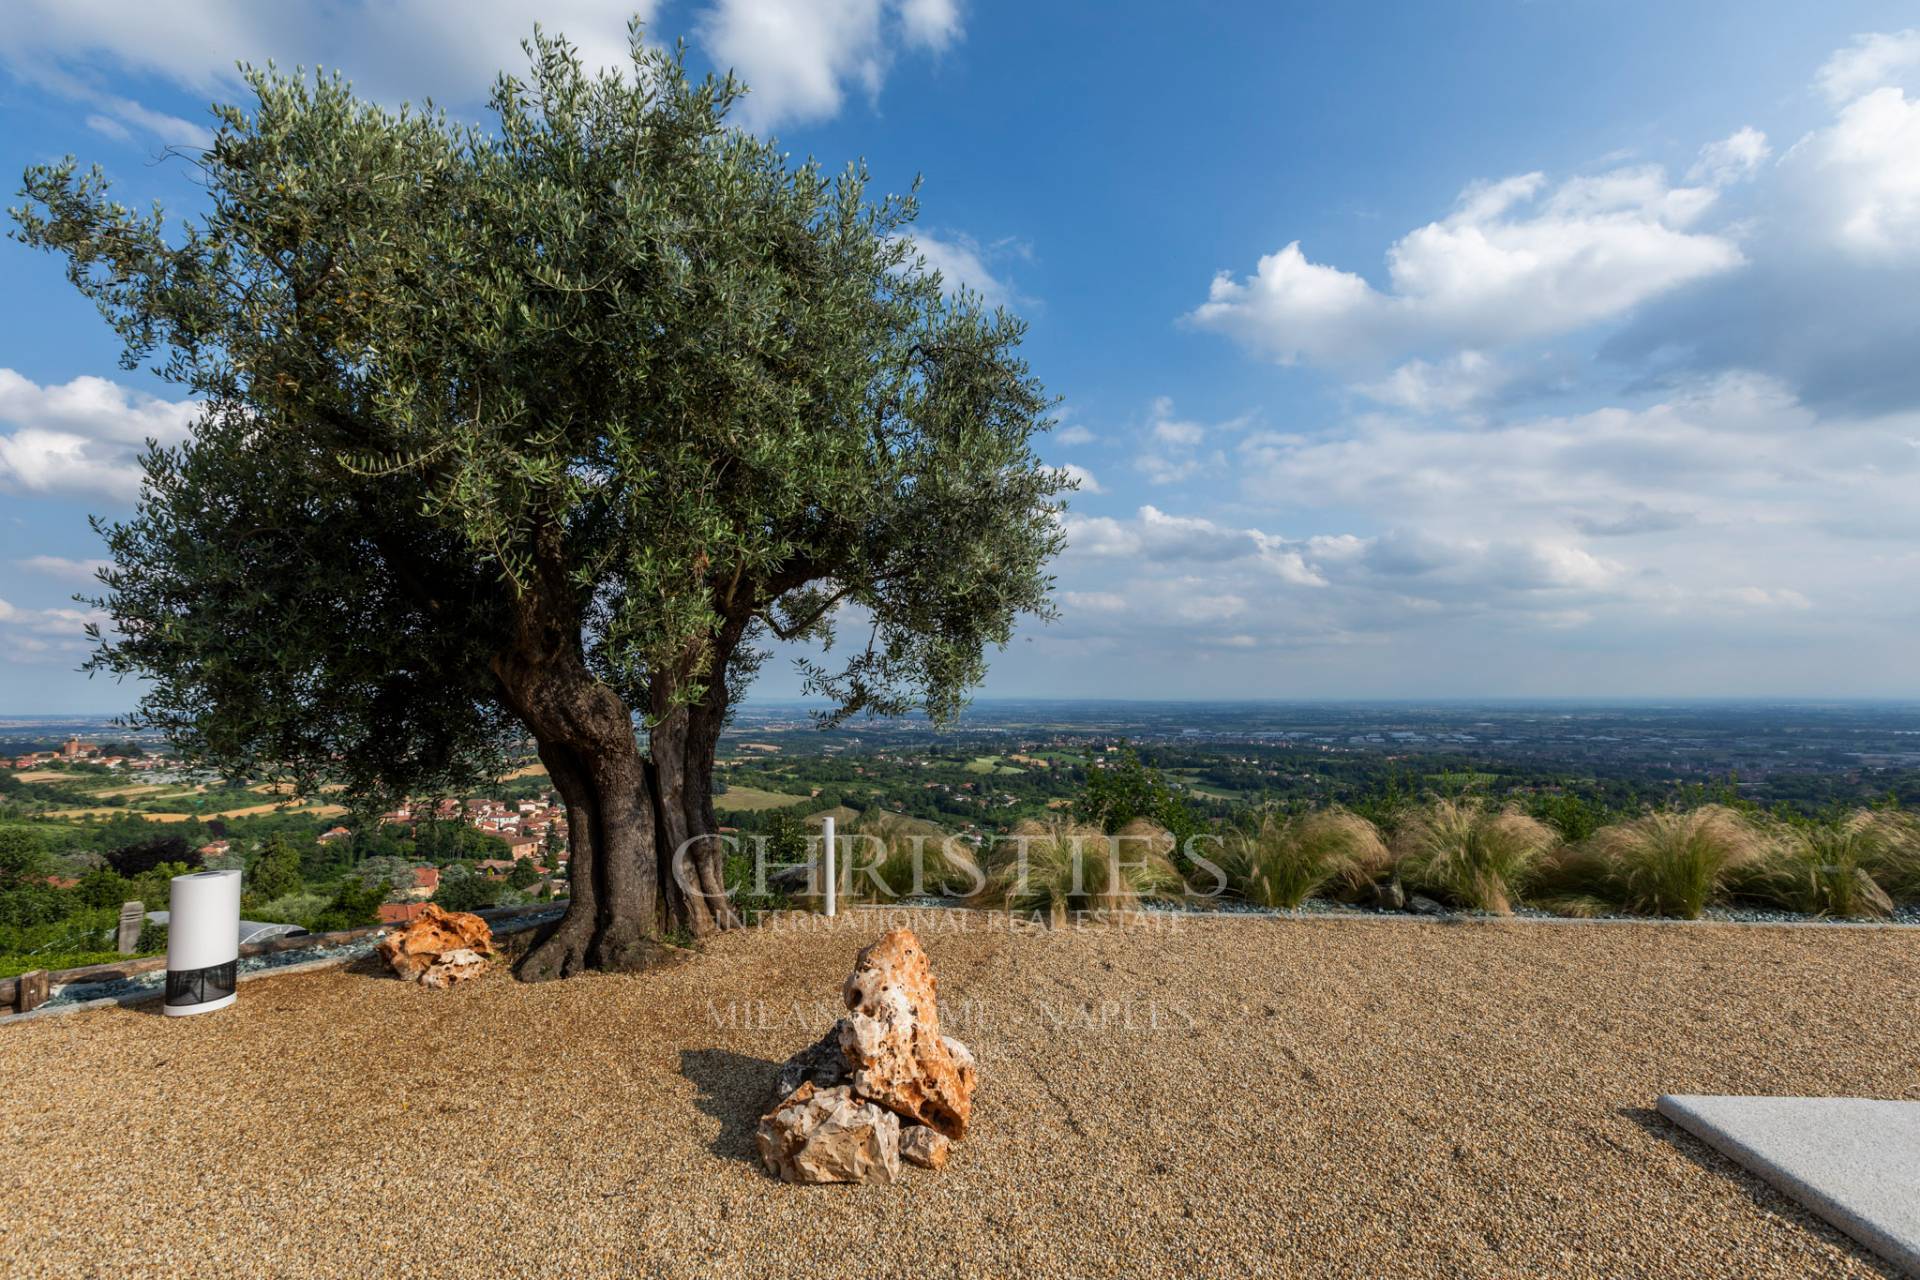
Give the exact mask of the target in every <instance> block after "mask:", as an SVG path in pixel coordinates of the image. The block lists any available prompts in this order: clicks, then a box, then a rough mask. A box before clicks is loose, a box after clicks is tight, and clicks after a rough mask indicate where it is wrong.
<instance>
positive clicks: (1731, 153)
mask: <svg viewBox="0 0 1920 1280" xmlns="http://www.w3.org/2000/svg"><path fill="white" fill-rule="evenodd" d="M1772 154H1773V148H1772V147H1770V146H1768V145H1767V135H1766V134H1764V133H1762V132H1760V130H1758V129H1756V128H1754V127H1753V126H1751V125H1747V126H1744V127H1742V128H1740V129H1737V130H1735V131H1734V132H1733V133H1731V134H1729V135H1728V136H1727V137H1724V138H1722V139H1720V141H1718V142H1709V143H1708V144H1707V145H1706V146H1704V147H1702V148H1700V158H1699V159H1698V160H1696V161H1694V165H1693V168H1691V169H1689V170H1687V179H1688V181H1690V182H1707V183H1711V184H1712V185H1714V186H1716V187H1724V186H1728V185H1730V184H1732V183H1735V182H1742V181H1744V180H1746V179H1748V178H1751V177H1752V176H1753V175H1754V174H1756V173H1758V172H1759V171H1760V166H1761V165H1763V164H1765V163H1766V162H1767V157H1768V156H1770V155H1772Z"/></svg>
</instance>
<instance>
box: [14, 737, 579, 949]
mask: <svg viewBox="0 0 1920 1280" xmlns="http://www.w3.org/2000/svg"><path fill="white" fill-rule="evenodd" d="M0 760H4V761H5V763H7V764H10V765H11V766H12V767H13V769H14V770H16V771H19V772H25V771H29V770H35V769H43V768H46V767H48V766H60V765H72V764H86V765H95V766H99V767H103V768H107V769H112V770H116V771H124V772H127V773H129V774H140V775H148V774H155V773H161V774H164V773H168V772H173V771H178V770H180V769H181V768H183V767H184V766H183V765H182V763H181V761H179V760H177V759H174V758H172V757H169V756H166V755H163V754H159V753H157V752H152V751H147V752H143V753H142V754H139V755H127V754H119V753H116V752H114V751H112V750H111V749H109V748H107V747H103V746H101V745H100V744H98V743H94V742H88V741H85V740H84V739H81V738H79V737H77V736H76V737H69V738H67V739H66V741H64V742H63V743H62V744H61V745H60V747H59V748H58V749H57V750H52V751H30V752H26V753H24V754H21V755H17V756H12V757H0ZM378 821H379V825H380V826H382V827H405V828H408V830H409V831H411V830H412V828H413V827H414V826H415V824H418V823H424V822H460V823H464V824H465V825H467V826H470V827H472V828H473V829H475V830H476V831H482V832H485V833H486V834H488V835H490V836H495V837H497V838H499V839H500V840H502V841H504V842H505V843H506V854H507V856H506V857H504V858H486V859H482V860H479V861H477V862H475V863H474V864H473V865H474V867H475V868H476V869H477V870H478V871H479V872H480V873H481V874H482V875H485V876H486V877H488V878H489V879H493V880H502V881H504V880H507V879H509V878H510V877H512V876H513V874H514V871H515V868H516V866H518V865H519V864H520V863H527V864H529V865H530V866H531V868H532V869H533V871H534V872H535V873H536V874H537V876H538V877H539V878H538V879H536V880H535V881H533V882H532V883H531V884H529V885H527V886H526V888H527V890H528V891H529V892H530V893H532V894H534V895H536V896H549V895H552V894H555V893H563V892H565V887H566V883H567V880H566V868H567V860H568V856H569V854H568V843H567V815H566V807H565V806H564V805H563V804H561V803H559V801H558V797H557V796H556V795H555V794H554V793H552V792H543V793H541V794H539V795H536V796H534V797H531V798H527V799H519V800H511V801H505V800H492V799H485V798H467V799H453V798H442V799H439V800H419V801H413V800H409V801H406V802H403V803H402V804H400V805H399V806H398V807H397V808H394V809H390V810H388V811H387V812H385V813H382V814H381V815H379V819H378ZM353 836H354V833H353V831H352V830H351V829H350V828H348V827H345V826H340V825H334V826H331V827H328V828H327V829H326V830H325V831H322V832H321V833H320V834H319V835H318V836H317V837H316V838H315V843H316V844H319V845H322V846H325V845H331V844H335V843H338V842H342V841H350V840H352V839H353ZM195 852H197V853H198V854H199V855H200V856H201V858H203V859H204V860H206V861H208V862H213V863H217V862H219V861H221V860H223V859H227V858H231V857H234V856H236V850H235V849H234V847H233V842H232V841H230V840H225V839H217V840H211V841H209V842H207V843H206V844H203V845H201V846H199V848H198V849H196V850H195ZM412 873H413V881H412V883H411V884H409V885H395V886H394V890H393V898H394V899H396V900H395V901H390V902H388V903H385V904H383V905H382V907H381V909H380V918H381V920H382V921H383V922H386V923H392V922H395V921H404V920H407V919H411V918H412V917H413V916H414V915H415V914H418V912H419V911H420V910H421V908H422V906H423V904H424V902H425V900H426V899H428V898H431V897H432V896H433V895H434V893H435V892H437V891H438V890H439V888H440V868H439V867H437V866H433V865H431V864H422V865H417V866H415V867H413V868H412ZM58 887H70V886H69V885H68V884H67V883H66V882H65V881H64V880H63V881H62V883H61V884H60V885H59V886H58Z"/></svg>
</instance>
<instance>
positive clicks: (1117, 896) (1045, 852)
mask: <svg viewBox="0 0 1920 1280" xmlns="http://www.w3.org/2000/svg"><path fill="white" fill-rule="evenodd" d="M1016 836H1017V838H1014V839H1009V840H1007V841H1004V842H1002V843H1001V844H1000V845H999V846H998V852H999V854H1000V860H999V862H998V864H997V865H996V866H995V868H994V870H993V873H992V875H991V876H990V877H989V879H988V885H987V889H986V894H987V896H988V897H990V898H991V899H993V900H995V901H998V902H999V903H1000V904H1001V905H1003V906H1005V907H1006V908H1007V909H1008V910H1009V911H1019V912H1023V913H1036V912H1037V913H1041V914H1044V915H1045V916H1046V917H1047V918H1048V919H1049V920H1051V921H1053V922H1055V923H1061V922H1064V921H1065V920H1066V918H1067V913H1068V912H1071V911H1126V910H1131V909H1133V908H1136V907H1138V906H1139V905H1140V903H1141V902H1142V900H1144V899H1147V898H1164V897H1172V896H1174V895H1176V894H1178V893H1179V892H1180V891H1181V887H1182V886H1181V880H1180V873H1179V872H1178V871H1177V870H1176V869H1175V868H1174V865H1173V863H1172V861H1171V860H1169V859H1168V857H1167V856H1166V855H1165V854H1164V853H1158V852H1155V851H1154V850H1153V848H1152V847H1151V846H1150V845H1147V844H1144V843H1140V842H1123V841H1118V840H1115V839H1113V838H1111V837H1109V836H1108V835H1107V834H1106V833H1105V832H1103V831H1101V830H1100V829H1099V828H1097V827H1074V826H1064V825H1062V826H1054V827H1047V828H1043V829H1042V830H1041V831H1040V833H1038V834H1032V833H1027V832H1021V831H1019V830H1018V828H1016Z"/></svg>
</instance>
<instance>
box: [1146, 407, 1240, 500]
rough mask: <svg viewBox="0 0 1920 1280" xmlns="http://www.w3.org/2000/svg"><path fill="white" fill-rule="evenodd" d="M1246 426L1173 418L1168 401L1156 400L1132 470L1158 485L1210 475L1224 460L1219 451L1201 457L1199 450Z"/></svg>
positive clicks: (1148, 417)
mask: <svg viewBox="0 0 1920 1280" xmlns="http://www.w3.org/2000/svg"><path fill="white" fill-rule="evenodd" d="M1245 426H1246V419H1244V418H1237V419H1234V420H1233V421H1230V422H1224V423H1220V424H1217V425H1214V426H1207V425H1204V424H1202V423H1199V422H1195V421H1193V420H1192V419H1188V418H1182V417H1179V416H1178V415H1177V414H1175V412H1174V407H1173V401H1172V400H1171V399H1170V398H1169V397H1167V396H1160V397H1157V398H1156V399H1155V400H1154V402H1153V405H1152V408H1151V409H1150V410H1149V412H1148V416H1147V425H1146V429H1145V431H1144V432H1143V433H1142V434H1143V435H1144V436H1145V438H1146V441H1147V444H1146V447H1145V448H1144V449H1143V450H1142V451H1141V452H1140V453H1139V454H1138V455H1136V456H1135V458H1134V460H1133V465H1134V468H1135V470H1137V471H1139V472H1140V473H1141V474H1142V475H1144V476H1146V477H1147V479H1148V480H1149V481H1151V482H1152V483H1154V484H1157V485H1172V484H1180V483H1183V482H1184V481H1187V480H1191V479H1193V478H1194V477H1196V476H1199V475H1203V474H1211V473H1213V472H1215V471H1218V470H1219V469H1220V468H1221V467H1222V466H1223V465H1224V463H1225V460H1226V459H1225V456H1224V455H1223V454H1222V453H1221V452H1220V451H1219V450H1218V449H1214V450H1212V451H1211V452H1206V453H1203V452H1201V446H1202V445H1203V444H1205V443H1206V442H1207V441H1208V440H1209V439H1210V438H1211V437H1213V436H1217V435H1222V434H1230V433H1232V432H1236V431H1239V430H1241V429H1242V428H1244V427H1245Z"/></svg>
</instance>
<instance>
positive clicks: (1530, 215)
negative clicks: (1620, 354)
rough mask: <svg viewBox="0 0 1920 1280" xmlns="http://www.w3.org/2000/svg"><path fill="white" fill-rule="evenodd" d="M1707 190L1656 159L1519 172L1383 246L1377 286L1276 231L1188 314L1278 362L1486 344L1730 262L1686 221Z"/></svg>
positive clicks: (1731, 255)
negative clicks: (1601, 169)
mask: <svg viewBox="0 0 1920 1280" xmlns="http://www.w3.org/2000/svg"><path fill="white" fill-rule="evenodd" d="M1713 200H1715V192H1713V190H1711V188H1699V186H1670V184H1668V182H1667V178H1665V175H1663V173H1661V171H1659V169H1657V167H1640V169H1617V171H1611V173H1603V175H1596V177H1580V178H1569V180H1567V182H1563V184H1561V186H1557V188H1551V190H1549V188H1548V182H1546V177H1544V175H1540V173H1528V175H1521V177H1515V178H1505V180H1501V182H1488V184H1476V186H1471V188H1467V190H1465V192H1463V194H1461V198H1459V203H1457V207H1455V209H1453V213H1452V215H1450V217H1446V219H1442V221H1438V223H1428V225H1427V226H1419V228H1415V230H1411V232H1407V234H1405V236H1402V238H1400V240H1398V242H1396V244H1394V246H1392V249H1388V278H1390V288H1388V290H1386V292H1380V290H1375V288H1373V286H1371V284H1369V282H1367V280H1363V278H1361V276H1357V274H1354V273H1348V271H1340V269H1336V267H1327V265H1321V263H1313V261H1309V259H1308V257H1306V253H1304V251H1302V249H1300V242H1294V244H1288V246H1286V248H1284V249H1281V251H1279V253H1269V255H1265V257H1261V259H1260V265H1258V267H1256V271H1254V274H1252V276H1248V278H1244V280H1236V278H1233V276H1231V274H1229V273H1221V274H1219V276H1215V278H1213V284H1212V288H1210V290H1208V301H1206V303H1202V305H1200V307H1198V309H1194V311H1192V313H1190V317H1188V319H1190V320H1192V322H1194V324H1198V326H1200V328H1208V330H1213V332H1221V334H1227V336H1231V338H1235V340H1236V342H1240V344H1242V345H1246V347H1248V349H1252V351H1256V353H1260V355H1265V357H1271V359H1275V361H1281V363H1286V365H1290V363H1294V361H1300V359H1309V361H1319V363H1334V365H1348V363H1367V361H1373V359H1382V357H1392V355H1394V353H1396V351H1405V349H1409V347H1423V345H1448V347H1486V345H1501V344H1511V342H1524V340H1538V338H1551V336H1555V334H1565V332H1571V330H1576V328H1582V326H1586V324H1594V322H1597V320H1605V319H1613V317H1617V315H1620V313H1624V311H1628V309H1630V307H1634V305H1638V303H1642V301H1645V299H1649V297H1655V296H1657V294H1661V292H1667V290H1670V288H1674V286H1680V284H1686V282H1690V280H1697V278H1703V276H1711V274H1715V273H1720V271H1728V269H1732V267H1738V265H1740V263H1741V255H1740V249H1738V248H1736V246H1734V242H1732V240H1726V238H1722V236H1716V234H1705V232H1690V230H1686V228H1688V225H1692V223H1693V221H1695V219H1699V215H1701V213H1703V211H1705V209H1707V207H1709V205H1711V203H1713Z"/></svg>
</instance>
